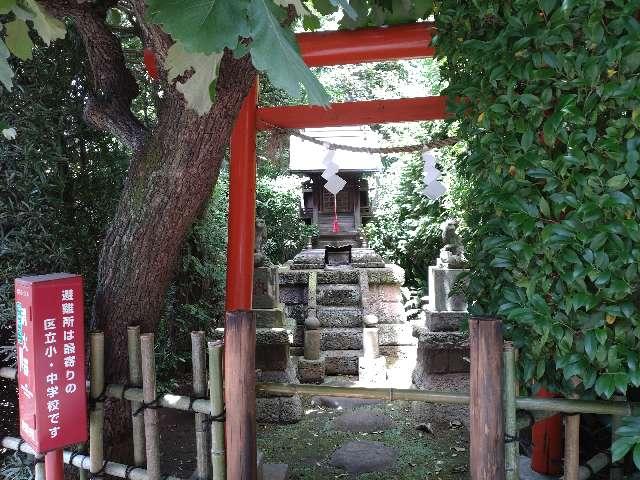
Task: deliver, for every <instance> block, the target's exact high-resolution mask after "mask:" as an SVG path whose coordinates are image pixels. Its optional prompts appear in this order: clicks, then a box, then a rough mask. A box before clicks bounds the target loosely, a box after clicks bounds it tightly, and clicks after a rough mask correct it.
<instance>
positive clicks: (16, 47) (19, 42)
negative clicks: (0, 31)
mask: <svg viewBox="0 0 640 480" xmlns="http://www.w3.org/2000/svg"><path fill="white" fill-rule="evenodd" d="M5 33H6V35H5V38H4V41H5V44H6V45H7V48H8V49H9V50H10V51H11V53H13V54H14V55H15V56H16V57H18V58H19V59H21V60H29V59H31V50H33V42H32V41H31V38H29V27H27V24H26V22H25V21H24V20H18V19H16V20H13V21H12V22H9V23H7V24H6V25H5Z"/></svg>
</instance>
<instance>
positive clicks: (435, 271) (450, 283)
mask: <svg viewBox="0 0 640 480" xmlns="http://www.w3.org/2000/svg"><path fill="white" fill-rule="evenodd" d="M466 271H467V270H466V269H462V268H444V267H433V266H431V267H429V310H430V311H432V312H466V311H467V302H466V300H465V298H464V295H451V292H452V291H453V287H454V285H455V283H456V280H457V279H458V277H459V276H460V274H462V273H464V272H466Z"/></svg>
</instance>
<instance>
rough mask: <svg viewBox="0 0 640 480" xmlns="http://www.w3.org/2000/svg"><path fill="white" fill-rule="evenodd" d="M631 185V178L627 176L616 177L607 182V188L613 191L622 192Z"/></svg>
mask: <svg viewBox="0 0 640 480" xmlns="http://www.w3.org/2000/svg"><path fill="white" fill-rule="evenodd" d="M628 184H629V178H628V177H627V175H626V174H624V173H623V174H621V175H616V176H615V177H611V178H610V179H609V180H607V187H609V188H610V189H611V190H622V189H623V188H624V187H626V186H627V185H628Z"/></svg>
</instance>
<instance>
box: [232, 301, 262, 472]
mask: <svg viewBox="0 0 640 480" xmlns="http://www.w3.org/2000/svg"><path fill="white" fill-rule="evenodd" d="M224 335H225V339H224V346H225V349H224V353H225V359H224V383H225V385H224V395H225V406H226V410H227V415H226V424H225V434H226V440H227V478H228V479H229V480H255V479H256V475H257V451H256V449H257V447H256V391H255V383H256V367H255V365H256V363H255V360H256V359H255V356H256V322H255V318H254V316H253V313H252V312H251V311H250V310H238V311H234V312H228V313H227V317H226V321H225V329H224Z"/></svg>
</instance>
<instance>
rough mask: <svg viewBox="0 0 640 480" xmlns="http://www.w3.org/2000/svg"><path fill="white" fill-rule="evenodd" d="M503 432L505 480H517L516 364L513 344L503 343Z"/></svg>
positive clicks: (518, 454)
mask: <svg viewBox="0 0 640 480" xmlns="http://www.w3.org/2000/svg"><path fill="white" fill-rule="evenodd" d="M503 356H504V385H503V392H504V393H503V402H504V432H505V436H506V437H507V438H506V440H507V441H506V443H505V446H504V453H505V472H506V477H507V480H519V478H520V476H519V475H518V462H519V460H520V458H519V457H520V444H519V442H518V425H517V415H516V413H517V412H516V388H517V387H516V364H515V351H514V350H513V343H511V342H505V343H504V354H503Z"/></svg>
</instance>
